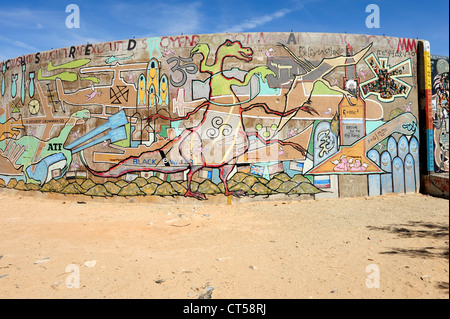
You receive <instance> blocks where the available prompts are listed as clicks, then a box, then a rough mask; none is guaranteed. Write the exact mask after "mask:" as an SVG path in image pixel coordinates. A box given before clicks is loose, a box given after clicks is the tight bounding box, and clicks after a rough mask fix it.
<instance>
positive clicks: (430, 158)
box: [427, 129, 434, 172]
mask: <svg viewBox="0 0 450 319" xmlns="http://www.w3.org/2000/svg"><path fill="white" fill-rule="evenodd" d="M427 167H428V171H429V172H431V171H434V139H433V130H432V129H427Z"/></svg>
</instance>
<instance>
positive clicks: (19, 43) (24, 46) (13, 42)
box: [0, 35, 39, 52]
mask: <svg viewBox="0 0 450 319" xmlns="http://www.w3.org/2000/svg"><path fill="white" fill-rule="evenodd" d="M0 42H5V43H7V44H8V45H12V46H14V47H16V48H20V49H26V50H29V51H32V52H37V51H39V49H37V48H35V47H33V46H31V45H28V44H26V43H25V42H22V41H18V40H13V39H10V38H7V37H5V36H3V35H0Z"/></svg>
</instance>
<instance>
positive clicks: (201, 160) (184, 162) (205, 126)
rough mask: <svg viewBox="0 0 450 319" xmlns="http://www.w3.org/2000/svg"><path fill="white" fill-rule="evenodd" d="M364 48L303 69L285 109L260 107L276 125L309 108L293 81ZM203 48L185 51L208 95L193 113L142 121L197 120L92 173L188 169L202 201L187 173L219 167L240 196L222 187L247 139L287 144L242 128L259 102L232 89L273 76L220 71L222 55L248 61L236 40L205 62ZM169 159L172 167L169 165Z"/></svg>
mask: <svg viewBox="0 0 450 319" xmlns="http://www.w3.org/2000/svg"><path fill="white" fill-rule="evenodd" d="M369 48H370V46H369V47H367V48H366V49H364V50H362V51H360V52H359V53H357V54H356V55H355V56H354V57H355V58H354V60H353V61H354V62H349V60H348V59H349V57H336V58H331V59H324V60H323V62H322V63H321V64H320V65H319V66H317V68H315V69H314V68H313V69H312V70H311V69H309V72H307V73H305V74H303V75H298V76H296V78H295V80H293V81H292V85H291V87H290V88H289V89H288V90H287V91H286V90H284V94H283V95H284V96H285V106H284V108H285V109H284V110H283V111H282V112H281V111H274V110H271V109H270V108H269V107H267V105H265V106H264V107H265V108H266V111H267V112H269V113H271V114H273V115H275V116H278V117H279V120H280V123H282V124H283V125H282V126H284V125H285V124H286V123H287V121H289V119H290V118H292V117H293V116H294V115H295V114H296V112H298V111H299V110H302V111H305V112H313V111H312V110H311V109H310V108H309V106H308V100H309V97H305V98H299V94H300V93H299V92H297V91H302V92H303V88H300V85H297V84H298V83H299V82H300V81H301V80H302V79H306V78H309V77H314V80H317V79H319V80H320V81H325V80H324V79H323V77H324V76H326V75H327V74H329V73H330V72H331V71H333V70H334V69H335V68H336V67H338V66H346V65H349V64H353V63H357V62H358V61H359V60H360V59H361V58H362V57H363V56H364V54H365V53H366V52H367V50H368V49H369ZM209 51H210V50H209V46H208V45H206V44H198V45H196V46H195V47H194V48H193V49H192V50H191V56H194V55H196V54H200V55H202V59H201V61H200V71H201V72H202V73H207V74H209V75H210V78H209V79H210V93H209V99H206V101H203V102H201V103H199V104H198V106H196V107H195V109H194V110H193V111H191V112H189V113H187V114H186V116H183V117H179V118H175V119H173V118H169V117H166V116H164V115H161V114H155V115H153V116H151V117H149V118H147V121H148V123H152V122H153V121H155V120H156V119H158V118H161V119H164V120H170V121H180V120H186V121H187V120H189V119H190V118H191V116H193V115H194V114H197V115H201V120H200V123H199V124H198V125H196V126H195V127H193V128H186V129H185V130H184V131H183V132H182V133H181V135H180V136H178V137H177V138H175V139H172V140H169V141H168V142H167V143H165V144H164V145H163V146H160V147H159V148H158V149H152V148H151V150H150V151H147V152H144V153H141V154H140V155H138V156H130V157H128V158H127V159H125V160H123V161H121V162H119V163H117V164H116V165H114V166H112V167H111V168H109V169H107V170H106V171H103V172H99V171H94V170H92V169H90V168H89V167H88V166H87V168H88V169H89V171H90V172H91V173H92V174H94V175H97V176H102V177H119V176H122V175H124V174H126V173H128V172H139V171H157V172H162V173H168V174H170V173H176V172H184V171H188V172H187V191H186V194H185V196H187V197H195V198H197V199H206V197H205V195H204V194H200V193H194V192H192V190H191V182H192V177H193V175H194V174H195V173H196V172H198V171H199V170H201V169H202V168H206V167H207V168H217V169H219V177H220V179H221V180H222V182H223V184H224V189H225V195H235V196H241V195H243V192H232V191H230V190H229V189H228V185H227V178H228V176H229V174H230V173H231V171H232V170H233V168H234V167H235V165H236V162H237V159H238V158H239V157H240V156H242V155H243V154H245V153H246V152H247V151H248V149H249V145H250V143H249V138H250V137H256V138H257V139H259V140H260V141H261V142H262V143H264V144H265V145H272V144H275V143H278V144H279V145H281V147H282V146H284V145H290V144H293V143H291V142H285V141H282V140H275V139H265V138H264V137H261V136H259V134H258V132H251V133H249V132H246V130H245V127H244V123H243V116H242V113H243V112H244V111H248V110H249V109H251V108H252V107H259V106H261V104H260V103H253V99H251V100H250V101H245V102H241V101H240V100H239V98H238V96H237V95H236V94H235V93H234V91H233V90H232V86H246V85H248V84H249V82H250V80H251V78H252V76H253V75H256V74H257V75H258V76H259V77H260V78H261V80H262V81H263V82H265V81H266V78H267V76H269V75H272V76H274V77H276V74H275V73H274V72H273V71H272V70H270V69H269V68H268V67H266V66H258V67H255V68H253V69H251V70H249V71H247V72H245V76H244V79H243V80H240V79H237V78H234V77H229V76H227V75H228V74H229V73H227V72H226V71H227V70H224V62H225V60H226V59H231V58H235V59H238V60H243V61H246V62H250V61H251V60H252V55H253V51H252V49H250V48H245V47H242V45H241V43H240V42H238V41H235V42H232V41H229V40H227V41H225V42H224V43H223V44H222V45H220V46H219V47H218V49H217V51H216V54H215V60H214V63H213V64H208V62H207V60H208V57H209V53H210V52H209ZM289 52H290V51H289ZM306 80H307V79H306ZM325 85H327V86H328V87H330V89H335V90H336V91H338V92H341V93H343V94H345V95H349V93H348V92H347V91H345V90H342V89H340V88H338V87H333V86H331V85H330V84H329V83H325ZM282 93H283V92H282ZM264 98H267V97H264ZM223 101H227V103H223ZM219 102H220V103H219ZM233 115H234V116H233ZM236 115H238V116H236ZM285 118H287V119H285ZM282 121H283V122H282ZM280 129H281V126H280V125H278V130H280ZM292 146H293V147H296V148H297V149H298V150H299V151H300V152H302V153H303V155H305V154H306V150H305V149H304V148H303V147H302V146H300V145H292ZM174 163H175V165H173V164H174Z"/></svg>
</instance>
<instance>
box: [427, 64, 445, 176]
mask: <svg viewBox="0 0 450 319" xmlns="http://www.w3.org/2000/svg"><path fill="white" fill-rule="evenodd" d="M448 72H449V59H448V57H442V56H431V78H432V85H433V86H432V111H433V112H432V114H433V149H434V152H433V154H432V158H433V162H434V169H433V172H436V173H443V172H447V173H448V171H449V143H448V135H449V116H448V115H449V79H448Z"/></svg>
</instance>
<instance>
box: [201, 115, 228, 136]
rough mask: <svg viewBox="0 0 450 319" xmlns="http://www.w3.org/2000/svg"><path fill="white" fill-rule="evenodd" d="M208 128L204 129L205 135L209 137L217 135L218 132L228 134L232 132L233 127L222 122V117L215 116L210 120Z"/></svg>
mask: <svg viewBox="0 0 450 319" xmlns="http://www.w3.org/2000/svg"><path fill="white" fill-rule="evenodd" d="M211 125H212V127H210V128H209V129H207V130H206V136H207V137H208V138H210V139H213V138H216V137H218V136H219V135H220V134H222V135H223V136H229V135H231V133H232V132H233V127H232V126H231V125H229V124H223V118H221V117H219V116H216V117H214V118H213V119H212V120H211Z"/></svg>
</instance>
